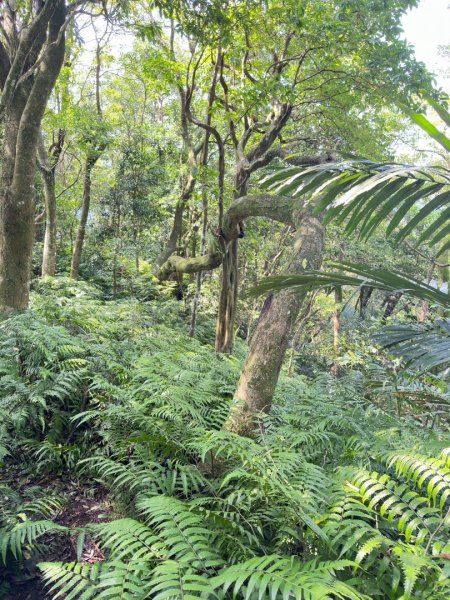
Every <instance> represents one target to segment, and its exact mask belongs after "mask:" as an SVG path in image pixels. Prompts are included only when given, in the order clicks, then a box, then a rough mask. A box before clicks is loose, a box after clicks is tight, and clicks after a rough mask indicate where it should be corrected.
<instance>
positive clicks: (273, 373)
mask: <svg viewBox="0 0 450 600" xmlns="http://www.w3.org/2000/svg"><path fill="white" fill-rule="evenodd" d="M294 223H295V224H296V226H297V232H296V237H295V244H294V255H293V257H292V261H291V264H290V268H289V273H300V272H302V271H304V270H307V269H318V268H320V265H321V262H322V256H323V246H324V229H323V226H322V223H321V220H320V218H319V217H317V216H314V215H313V214H312V208H311V207H310V206H308V207H306V208H305V209H304V210H299V211H297V212H296V213H294ZM305 296H306V294H305V293H297V292H294V291H291V290H283V291H281V292H278V293H276V294H274V295H272V294H270V295H269V296H268V297H267V298H266V301H265V302H264V306H263V308H262V310H261V315H260V318H259V321H258V325H257V326H256V329H255V332H254V334H253V337H252V341H251V345H250V350H249V353H248V355H247V358H246V361H245V363H244V366H243V369H242V372H241V377H240V379H239V383H238V387H237V390H236V393H235V404H234V405H233V407H232V410H231V413H230V417H229V421H228V424H227V429H229V430H231V431H234V432H236V433H238V434H240V435H251V434H252V432H253V431H254V429H255V426H257V425H258V423H259V416H260V415H261V413H267V412H269V410H270V408H271V405H272V398H273V395H274V392H275V386H276V384H277V381H278V376H279V373H280V369H281V365H282V363H283V359H284V355H285V353H286V349H287V346H288V343H289V341H290V339H291V335H292V331H293V327H294V324H295V320H296V318H297V316H298V313H299V310H300V308H301V306H302V304H303V301H304V299H305Z"/></svg>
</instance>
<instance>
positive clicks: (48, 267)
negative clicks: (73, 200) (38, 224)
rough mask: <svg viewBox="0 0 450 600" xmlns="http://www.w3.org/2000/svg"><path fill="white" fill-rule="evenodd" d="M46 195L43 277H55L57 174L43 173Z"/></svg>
mask: <svg viewBox="0 0 450 600" xmlns="http://www.w3.org/2000/svg"><path fill="white" fill-rule="evenodd" d="M43 180H44V197H45V236H44V251H43V254H42V277H46V276H51V277H53V276H54V275H55V273H56V195H55V174H54V172H47V173H45V174H44V175H43Z"/></svg>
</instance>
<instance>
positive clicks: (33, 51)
mask: <svg viewBox="0 0 450 600" xmlns="http://www.w3.org/2000/svg"><path fill="white" fill-rule="evenodd" d="M65 17H66V10H65V6H64V2H63V0H48V1H47V2H46V3H45V5H44V6H43V7H42V9H41V10H40V12H39V13H38V14H37V15H36V16H35V17H34V18H33V19H32V21H31V23H28V25H29V26H28V27H24V28H23V29H22V31H21V34H20V36H19V34H17V30H16V29H14V35H17V36H18V39H17V40H13V42H14V43H13V44H12V46H13V47H14V52H15V54H14V55H13V56H12V60H11V62H10V59H9V56H8V52H6V50H5V48H4V47H3V45H2V44H0V62H1V65H0V80H1V84H2V97H1V106H0V109H1V111H0V112H1V114H2V116H3V142H2V146H3V147H2V166H1V169H2V173H1V188H0V312H5V313H10V312H12V311H14V310H20V309H25V308H27V307H28V297H29V286H30V280H31V259H32V252H33V243H34V176H35V166H36V152H37V147H38V138H39V132H40V126H41V121H42V118H43V115H44V110H45V107H46V104H47V101H48V98H49V96H50V94H51V91H52V89H53V87H54V85H55V81H56V78H57V76H58V73H59V71H60V70H61V66H62V63H63V59H64V33H63V32H61V27H62V26H63V24H64V21H65ZM47 32H48V33H47ZM46 33H47V34H46ZM15 42H17V43H15ZM46 43H47V46H46V48H45V49H44V50H42V48H43V46H44V45H45V44H46ZM10 50H11V48H10ZM41 50H42V52H44V53H45V54H43V56H44V58H43V59H42V61H41V62H40V64H39V66H38V68H37V69H36V71H35V72H34V73H33V74H28V75H26V76H25V73H27V72H28V71H29V70H30V68H32V67H33V65H36V61H37V60H38V56H39V55H40V51H41ZM31 72H32V71H31Z"/></svg>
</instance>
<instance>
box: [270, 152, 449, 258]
mask: <svg viewBox="0 0 450 600" xmlns="http://www.w3.org/2000/svg"><path fill="white" fill-rule="evenodd" d="M261 185H262V187H264V188H266V189H268V190H270V191H273V192H276V193H277V194H283V195H289V196H292V197H297V196H302V195H305V194H309V195H310V199H309V201H310V202H313V201H315V202H317V206H316V208H315V210H316V212H321V211H326V217H325V221H326V222H330V221H332V220H333V221H336V222H337V223H338V224H345V227H344V230H345V233H347V234H351V233H354V232H356V231H357V232H358V234H359V236H360V237H361V238H363V239H367V238H369V237H370V236H371V235H372V234H373V233H375V231H376V230H377V228H378V227H379V226H380V224H381V223H383V222H384V221H385V220H386V219H387V218H389V224H388V226H387V228H386V235H387V236H388V237H389V236H391V235H393V234H394V233H395V237H394V240H395V242H396V243H398V242H400V241H401V240H403V239H404V238H405V237H407V236H408V235H409V234H411V232H412V231H413V230H414V229H415V228H417V227H419V226H421V227H422V228H423V230H422V231H421V232H420V236H419V239H418V241H417V243H418V244H419V243H425V242H426V243H427V244H428V245H430V246H435V245H436V244H440V243H442V245H441V247H440V248H439V250H438V254H442V253H443V252H445V250H446V249H448V248H449V247H450V241H448V234H449V233H450V226H449V222H450V170H449V169H445V168H443V167H427V166H424V167H422V166H415V165H408V164H397V163H376V162H373V161H369V160H365V159H355V160H349V161H344V162H340V163H335V164H321V165H317V166H313V167H311V166H308V167H307V166H305V167H282V168H279V169H277V170H276V171H275V172H274V173H272V174H270V175H268V176H266V177H265V178H264V179H263V180H262V182H261Z"/></svg>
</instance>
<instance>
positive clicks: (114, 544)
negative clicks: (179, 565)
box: [94, 518, 165, 561]
mask: <svg viewBox="0 0 450 600" xmlns="http://www.w3.org/2000/svg"><path fill="white" fill-rule="evenodd" d="M94 532H95V533H96V535H97V536H98V537H99V539H100V540H101V545H102V548H105V549H107V550H109V551H110V556H111V557H112V558H113V559H116V560H120V561H123V560H124V559H129V560H131V559H132V560H135V561H139V560H150V559H154V558H158V559H161V558H164V555H165V550H164V544H163V543H162V542H161V540H160V538H159V537H158V536H156V535H155V534H154V532H153V531H152V530H151V529H149V528H148V527H146V526H145V525H144V524H143V523H140V522H139V521H135V520H134V519H130V518H125V519H119V520H117V521H110V522H109V523H104V524H101V525H97V526H96V527H95V528H94Z"/></svg>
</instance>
